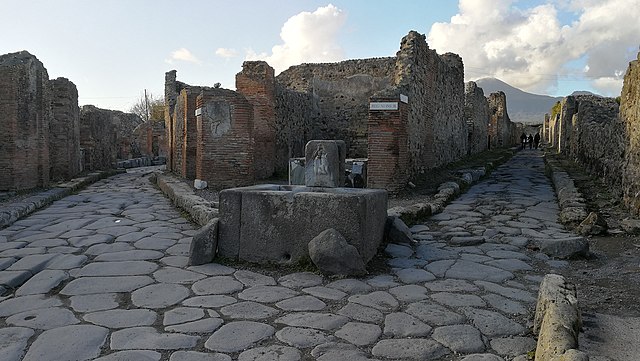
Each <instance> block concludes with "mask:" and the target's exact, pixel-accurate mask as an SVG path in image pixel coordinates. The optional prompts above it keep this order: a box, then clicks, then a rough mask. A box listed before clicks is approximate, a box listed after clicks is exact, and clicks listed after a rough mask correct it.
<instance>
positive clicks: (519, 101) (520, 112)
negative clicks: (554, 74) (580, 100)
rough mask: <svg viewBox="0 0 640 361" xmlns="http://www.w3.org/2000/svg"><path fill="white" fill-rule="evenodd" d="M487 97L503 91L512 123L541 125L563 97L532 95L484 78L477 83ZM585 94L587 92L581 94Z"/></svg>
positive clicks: (496, 80) (503, 83)
mask: <svg viewBox="0 0 640 361" xmlns="http://www.w3.org/2000/svg"><path fill="white" fill-rule="evenodd" d="M475 82H476V84H478V86H479V87H480V88H482V90H483V91H484V95H485V96H489V94H491V93H495V92H498V91H503V92H504V93H505V95H506V96H507V113H508V114H509V118H510V119H511V121H512V122H521V123H530V124H541V123H542V122H543V121H544V114H545V113H549V111H550V110H551V107H552V106H553V105H554V104H555V103H556V102H557V101H559V100H562V97H551V96H548V95H539V94H532V93H527V92H525V91H522V90H520V89H518V88H515V87H513V86H511V85H509V84H507V83H505V82H503V81H501V80H499V79H496V78H482V79H478V80H476V81H475ZM580 93H585V92H580Z"/></svg>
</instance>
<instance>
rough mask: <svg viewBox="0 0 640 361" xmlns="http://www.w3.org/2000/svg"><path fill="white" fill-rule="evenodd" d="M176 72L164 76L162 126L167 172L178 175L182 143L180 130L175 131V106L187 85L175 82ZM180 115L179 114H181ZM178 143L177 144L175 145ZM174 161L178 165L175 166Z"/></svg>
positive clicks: (172, 71) (169, 72)
mask: <svg viewBox="0 0 640 361" xmlns="http://www.w3.org/2000/svg"><path fill="white" fill-rule="evenodd" d="M176 74H177V72H176V71H175V70H171V71H168V72H166V73H165V75H164V105H165V111H164V126H165V144H166V149H167V170H169V171H172V172H176V173H179V172H181V169H182V167H181V161H182V143H181V140H180V137H181V134H182V129H179V132H177V131H176V129H175V126H176V119H175V117H176V104H177V102H178V95H179V94H180V92H181V91H182V89H184V88H185V87H186V86H187V85H186V84H184V83H182V82H179V81H177V80H176V77H177V75H176ZM183 113H184V111H183V112H182V113H179V114H183ZM176 142H178V144H176ZM176 161H177V162H178V164H176Z"/></svg>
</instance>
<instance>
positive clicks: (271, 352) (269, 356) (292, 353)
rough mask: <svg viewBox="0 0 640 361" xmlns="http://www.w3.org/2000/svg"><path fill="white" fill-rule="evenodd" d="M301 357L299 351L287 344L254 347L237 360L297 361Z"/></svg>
mask: <svg viewBox="0 0 640 361" xmlns="http://www.w3.org/2000/svg"><path fill="white" fill-rule="evenodd" d="M301 358H302V355H301V353H300V351H298V350H296V349H295V348H293V347H287V346H279V345H274V346H268V347H256V348H253V349H251V350H247V351H245V352H243V353H241V354H240V356H238V361H298V360H300V359H301Z"/></svg>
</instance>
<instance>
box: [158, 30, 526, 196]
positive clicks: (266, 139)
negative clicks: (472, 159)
mask: <svg viewBox="0 0 640 361" xmlns="http://www.w3.org/2000/svg"><path fill="white" fill-rule="evenodd" d="M236 88H237V90H236V91H235V92H232V91H230V90H229V91H228V92H227V93H225V94H227V95H226V97H227V100H224V101H225V102H227V103H228V104H231V103H230V102H231V100H230V99H234V101H240V98H244V99H245V100H246V103H247V104H248V106H249V107H250V109H249V110H248V112H249V113H250V116H251V120H250V121H251V123H252V124H253V126H252V132H251V135H250V136H249V137H250V138H247V139H246V142H245V143H243V144H245V145H244V146H243V147H242V151H240V150H238V149H236V148H233V149H234V150H235V151H236V152H234V153H233V154H225V155H220V154H219V156H216V157H214V156H212V155H211V154H209V153H208V152H210V151H212V150H211V149H209V150H207V147H215V145H210V144H208V143H206V142H205V143H203V144H199V143H198V144H197V145H196V143H195V141H197V140H199V139H208V138H207V137H208V134H199V133H198V132H200V131H201V129H200V128H198V129H196V128H197V127H200V124H199V123H197V120H196V119H195V117H196V114H203V111H204V108H203V106H204V105H205V104H204V103H203V104H198V105H194V104H195V103H194V99H195V98H197V97H200V96H201V95H202V94H205V93H211V92H216V91H218V93H219V94H222V93H220V90H215V88H211V87H203V86H191V85H188V84H184V83H181V82H179V81H177V80H176V72H175V71H170V72H168V73H166V75H165V104H166V112H165V128H166V138H167V151H168V168H169V169H170V170H172V171H173V172H175V173H178V174H180V175H181V176H183V177H185V178H188V179H193V178H196V177H203V178H202V179H204V180H206V181H208V182H209V184H210V185H212V186H214V187H216V188H221V187H223V186H222V184H217V181H216V180H215V171H213V169H227V168H232V167H231V165H233V164H244V163H243V162H245V161H247V160H248V159H251V158H253V177H254V179H264V178H268V177H270V176H272V175H273V174H274V173H283V172H284V171H286V170H287V167H288V163H289V159H290V158H294V157H302V156H303V154H304V153H303V152H304V145H305V144H306V143H307V141H309V140H312V139H335V140H341V141H343V142H344V143H345V144H346V149H347V158H368V162H369V166H368V169H369V176H368V180H369V182H370V184H369V186H370V187H380V188H387V189H389V190H399V189H401V188H403V187H404V186H405V185H406V183H407V182H408V180H409V179H411V178H413V177H416V176H418V175H420V174H421V173H424V172H425V171H427V170H428V169H431V168H434V167H439V166H442V165H445V164H447V163H450V162H453V161H455V160H458V159H460V158H462V157H464V156H466V155H467V154H469V153H477V152H480V151H482V150H484V149H486V147H487V144H489V141H488V139H487V138H488V136H489V135H488V134H489V130H488V124H489V116H490V114H492V115H493V123H492V124H493V128H489V129H492V130H493V134H492V142H493V143H492V144H493V145H494V146H511V145H512V144H513V140H514V138H515V136H514V134H513V132H514V129H515V128H514V127H513V125H512V123H511V122H510V120H509V118H508V115H507V112H506V99H505V96H504V94H502V95H501V96H500V95H498V96H494V98H495V99H494V100H493V103H492V104H493V108H492V109H493V111H492V112H491V113H490V112H489V110H488V109H489V108H488V107H489V105H488V103H487V100H486V99H485V98H484V95H483V93H482V92H481V90H479V89H478V88H477V87H476V88H473V90H470V92H469V94H468V95H466V94H465V84H464V67H463V64H462V59H461V58H460V57H459V56H458V55H456V54H443V55H438V54H437V53H436V51H435V50H432V49H429V46H428V45H427V43H426V40H425V36H424V35H421V34H419V33H417V32H414V31H412V32H410V33H409V34H408V35H407V36H405V37H404V38H403V39H402V41H401V44H400V50H399V51H398V53H397V55H396V56H395V57H388V58H374V59H358V60H347V61H342V62H338V63H326V64H301V65H297V66H292V67H290V68H289V69H287V70H285V71H283V72H282V73H281V74H279V75H278V76H275V77H274V72H273V68H271V67H270V66H269V65H268V64H267V63H265V62H263V61H251V62H245V63H244V64H243V68H242V71H241V72H240V73H238V74H237V75H236ZM232 93H235V94H237V96H236V95H232ZM467 98H468V99H467ZM220 101H223V100H220ZM466 101H467V102H468V105H467V106H466V108H465V102H466ZM374 103H389V104H396V105H397V106H396V107H395V108H393V109H389V108H377V105H375V104H374ZM216 109H218V110H220V109H222V108H220V107H218V108H216ZM229 109H233V107H230V108H229ZM223 118H224V117H223ZM198 119H200V118H198ZM483 119H484V120H483ZM241 121H242V122H244V121H245V119H244V118H243V120H241ZM246 121H249V120H246ZM196 123H197V125H196ZM233 123H234V118H233V117H232V118H231V124H233ZM203 129H204V128H203ZM202 131H204V130H202ZM211 139H212V141H213V142H217V141H218V142H219V141H220V140H219V138H215V137H214V138H211ZM220 139H222V138H220ZM220 149H222V148H220ZM219 151H221V150H219ZM194 152H195V153H194ZM205 158H208V161H209V163H208V165H206V166H205V165H203V164H202V161H203V159H205ZM198 167H200V169H202V170H203V171H201V172H199V173H198V171H197V170H196V169H198ZM205 169H211V171H210V172H209V173H208V174H206V172H205V171H204V170H205ZM247 169H248V168H247ZM247 169H245V170H243V172H242V175H241V176H240V174H238V176H239V177H240V178H238V179H237V181H238V182H239V183H237V184H235V185H240V184H246V183H247V182H250V181H251V180H250V179H248V178H247V177H249V173H247V172H248V170H247ZM230 174H231V173H230ZM227 181H229V182H232V180H231V179H228V180H227ZM225 182H226V181H225Z"/></svg>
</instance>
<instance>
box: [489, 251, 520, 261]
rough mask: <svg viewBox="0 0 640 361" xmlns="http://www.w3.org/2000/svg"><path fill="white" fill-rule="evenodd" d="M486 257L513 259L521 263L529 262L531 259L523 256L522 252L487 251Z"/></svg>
mask: <svg viewBox="0 0 640 361" xmlns="http://www.w3.org/2000/svg"><path fill="white" fill-rule="evenodd" d="M487 256H489V257H493V258H513V259H519V260H522V261H531V258H530V257H529V256H527V255H525V254H524V253H522V252H516V251H505V250H493V251H488V252H487Z"/></svg>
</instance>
